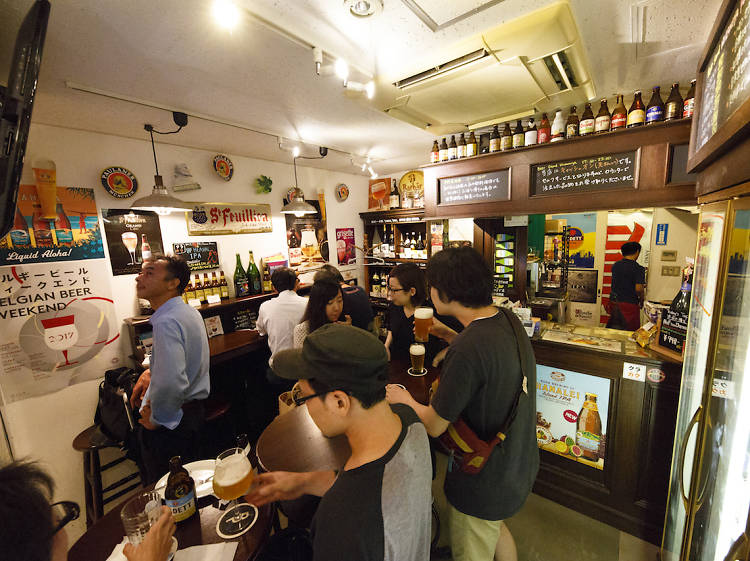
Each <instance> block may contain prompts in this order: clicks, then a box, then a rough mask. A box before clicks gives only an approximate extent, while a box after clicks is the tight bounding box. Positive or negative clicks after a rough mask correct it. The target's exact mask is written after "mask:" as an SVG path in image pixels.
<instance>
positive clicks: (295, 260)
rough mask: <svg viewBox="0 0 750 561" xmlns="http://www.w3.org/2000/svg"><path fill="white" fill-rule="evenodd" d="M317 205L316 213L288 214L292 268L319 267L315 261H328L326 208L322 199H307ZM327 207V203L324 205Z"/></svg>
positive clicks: (288, 238)
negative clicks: (322, 204)
mask: <svg viewBox="0 0 750 561" xmlns="http://www.w3.org/2000/svg"><path fill="white" fill-rule="evenodd" d="M305 202H306V203H307V204H310V205H312V206H314V207H315V209H316V210H317V211H318V212H316V213H315V214H305V215H304V216H294V215H293V214H285V215H284V216H286V243H287V246H288V247H289V266H290V267H292V268H295V269H296V268H302V269H305V268H317V267H318V266H319V265H315V263H324V262H326V261H328V254H329V250H328V229H327V226H326V219H325V210H323V212H321V206H320V201H319V200H317V201H313V200H309V201H305ZM323 209H325V203H324V206H323Z"/></svg>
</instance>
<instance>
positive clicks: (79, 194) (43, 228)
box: [0, 184, 104, 266]
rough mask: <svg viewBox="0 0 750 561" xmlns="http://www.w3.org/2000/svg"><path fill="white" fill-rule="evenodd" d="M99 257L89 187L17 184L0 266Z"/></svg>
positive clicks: (0, 243) (1, 246) (1, 242)
mask: <svg viewBox="0 0 750 561" xmlns="http://www.w3.org/2000/svg"><path fill="white" fill-rule="evenodd" d="M102 257H104V247H103V246H102V236H101V232H100V231H99V218H98V216H97V212H96V201H95V200H94V190H93V189H86V188H84V187H59V186H55V185H54V184H52V185H50V184H41V185H40V189H37V187H36V186H35V185H21V186H20V187H19V189H18V204H17V206H16V214H15V219H14V221H13V228H12V229H11V231H10V233H9V234H8V235H7V236H5V237H4V238H2V239H1V240H0V266H2V265H22V264H28V263H44V262H48V261H77V260H80V259H100V258H102Z"/></svg>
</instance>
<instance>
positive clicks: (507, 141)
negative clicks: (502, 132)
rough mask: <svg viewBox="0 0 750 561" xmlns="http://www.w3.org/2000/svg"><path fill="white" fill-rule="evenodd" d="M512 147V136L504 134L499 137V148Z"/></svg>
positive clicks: (508, 148)
mask: <svg viewBox="0 0 750 561" xmlns="http://www.w3.org/2000/svg"><path fill="white" fill-rule="evenodd" d="M511 148H513V137H512V136H504V137H502V138H501V139H500V150H503V151H505V150H510V149H511Z"/></svg>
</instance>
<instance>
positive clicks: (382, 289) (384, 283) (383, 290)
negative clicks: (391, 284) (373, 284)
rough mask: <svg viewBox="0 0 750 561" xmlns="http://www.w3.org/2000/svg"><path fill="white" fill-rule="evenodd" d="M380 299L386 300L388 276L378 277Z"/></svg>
mask: <svg viewBox="0 0 750 561" xmlns="http://www.w3.org/2000/svg"><path fill="white" fill-rule="evenodd" d="M380 297H381V298H388V275H386V274H385V273H383V274H382V275H380Z"/></svg>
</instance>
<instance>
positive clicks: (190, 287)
mask: <svg viewBox="0 0 750 561" xmlns="http://www.w3.org/2000/svg"><path fill="white" fill-rule="evenodd" d="M183 295H184V297H185V298H184V300H185V303H189V302H188V301H189V300H195V285H194V284H193V279H192V278H191V279H189V280H188V283H187V286H186V287H185V291H184V292H183Z"/></svg>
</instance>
